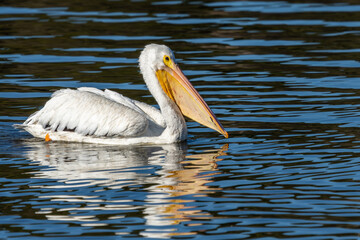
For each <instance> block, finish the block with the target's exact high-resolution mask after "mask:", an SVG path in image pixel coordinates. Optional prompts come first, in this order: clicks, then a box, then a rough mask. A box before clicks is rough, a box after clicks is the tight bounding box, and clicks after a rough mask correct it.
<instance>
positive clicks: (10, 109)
mask: <svg viewBox="0 0 360 240" xmlns="http://www.w3.org/2000/svg"><path fill="white" fill-rule="evenodd" d="M359 16H360V5H359V4H358V3H357V2H356V1H352V0H346V1H341V2H340V1H338V2H336V1H331V2H329V3H326V2H313V1H306V2H297V1H224V2H219V1H131V2H129V1H100V0H95V1H87V2H82V1H67V0H65V1H60V2H46V1H22V2H19V1H5V2H3V3H2V4H1V6H0V26H1V27H0V66H1V71H0V78H1V80H0V165H1V168H0V225H1V228H0V239H26V240H27V239H54V238H57V237H60V238H69V239H160V238H165V239H261V240H265V239H266V240H270V239H305V240H308V239H311V240H318V239H324V240H325V239H339V240H343V239H349V240H350V239H358V238H359V237H360V231H359V225H360V221H359V219H360V203H359V200H360V174H359V172H360V167H359V161H360V147H359V146H360V138H359V134H360V133H359V132H360V131H359V127H360V125H359V123H360V114H359V112H360V111H359V109H360V90H359V89H360V79H359V74H360V72H359V70H358V68H359V66H360V61H359V59H360V58H359V56H360V55H359V54H360V51H359V49H360V47H359V41H358V39H359V35H360V21H359V19H360V18H359ZM149 43H161V44H166V45H168V46H169V47H171V48H172V49H173V50H174V52H175V56H176V58H177V60H178V62H179V65H180V67H181V68H182V70H183V71H184V73H185V75H187V76H188V78H189V79H190V80H191V82H192V83H193V85H194V86H195V87H196V89H197V90H198V91H199V93H200V94H201V95H202V96H203V97H204V99H205V100H206V101H207V103H208V104H209V106H210V107H211V108H212V110H213V111H214V112H215V114H216V115H217V116H218V118H219V120H220V121H221V122H222V124H223V126H224V127H225V129H226V130H227V131H228V132H229V135H230V137H229V138H228V139H224V138H223V137H222V136H221V135H219V134H218V133H216V132H214V131H213V130H211V129H208V128H206V127H204V126H201V125H200V124H198V123H195V122H192V121H190V120H189V121H188V130H189V137H188V141H187V142H185V143H182V144H174V145H165V146H133V147H119V146H103V145H92V144H78V143H58V142H44V141H43V140H39V139H34V138H33V137H32V136H30V135H29V134H28V133H26V132H22V131H19V130H18V129H14V128H13V126H12V125H13V124H18V123H21V122H23V121H24V120H25V119H26V118H27V117H28V116H29V115H30V114H32V113H33V112H35V111H36V110H38V109H40V108H41V107H42V106H43V105H44V103H45V102H46V101H47V100H48V99H49V97H50V96H51V93H52V92H54V91H55V90H57V89H61V88H78V87H84V86H89V87H96V88H100V89H106V88H107V89H111V90H114V91H117V92H119V93H122V94H124V95H126V96H128V97H131V98H133V99H136V100H139V101H143V102H146V103H148V104H153V105H154V106H156V102H155V101H154V99H153V98H152V97H151V96H150V94H149V92H148V91H147V89H146V87H145V84H144V82H143V80H142V77H141V75H140V74H139V69H138V66H137V65H138V63H137V61H138V60H137V59H138V56H139V54H140V51H141V50H142V49H143V47H144V46H145V45H146V44H149Z"/></svg>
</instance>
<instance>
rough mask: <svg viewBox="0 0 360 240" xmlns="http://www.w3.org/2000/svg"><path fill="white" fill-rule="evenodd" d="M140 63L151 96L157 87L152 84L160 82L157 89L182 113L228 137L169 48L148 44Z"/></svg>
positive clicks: (154, 93)
mask: <svg viewBox="0 0 360 240" xmlns="http://www.w3.org/2000/svg"><path fill="white" fill-rule="evenodd" d="M139 63H140V64H139V65H140V70H141V72H142V74H143V76H144V79H145V82H146V84H147V86H148V88H149V89H150V91H151V92H152V94H153V95H154V97H155V96H156V92H155V91H156V90H155V91H154V90H152V86H154V85H157V86H159V85H160V86H161V88H157V89H161V90H162V91H163V92H164V93H165V94H166V96H167V97H168V98H169V99H170V100H171V101H173V102H174V103H175V104H176V106H177V107H178V108H179V109H180V111H181V113H182V114H183V115H185V116H187V117H189V118H191V119H193V120H194V121H196V122H199V123H200V124H203V125H204V126H207V127H209V128H212V129H214V130H216V131H218V132H219V133H221V134H222V135H224V136H225V137H226V138H228V133H227V132H226V131H225V130H224V128H223V127H222V125H221V123H220V122H219V121H218V120H217V118H216V117H215V115H214V113H213V112H212V111H211V109H210V108H209V106H208V105H207V104H206V102H205V101H204V99H203V98H202V97H201V96H200V94H199V93H198V92H197V91H196V90H195V88H194V87H193V86H192V84H191V83H190V81H189V80H188V79H187V78H186V76H185V75H184V74H183V72H182V71H181V69H180V68H179V66H178V65H177V64H176V60H175V57H174V53H173V52H172V51H171V49H170V48H169V47H167V46H165V45H158V44H149V45H147V46H146V47H145V48H144V50H143V51H142V53H141V55H140V58H139ZM149 75H150V76H149Z"/></svg>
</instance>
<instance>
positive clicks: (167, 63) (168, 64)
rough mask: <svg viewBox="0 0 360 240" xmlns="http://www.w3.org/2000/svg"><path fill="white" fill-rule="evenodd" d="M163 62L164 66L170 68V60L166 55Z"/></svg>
mask: <svg viewBox="0 0 360 240" xmlns="http://www.w3.org/2000/svg"><path fill="white" fill-rule="evenodd" d="M163 60H164V63H165V65H166V66H168V67H171V65H172V64H171V59H170V57H169V56H168V55H165V56H164V59H163Z"/></svg>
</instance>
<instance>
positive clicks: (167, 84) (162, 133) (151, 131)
mask: <svg viewBox="0 0 360 240" xmlns="http://www.w3.org/2000/svg"><path fill="white" fill-rule="evenodd" d="M139 66H140V71H141V73H142V75H143V77H144V81H145V83H146V85H147V87H148V89H149V91H150V93H151V94H152V95H153V97H154V98H155V100H156V101H157V103H158V105H159V108H160V109H157V108H155V107H153V106H150V105H148V104H145V103H142V102H139V101H136V100H132V99H130V98H127V97H125V96H123V95H121V94H119V93H116V92H114V91H111V90H104V91H102V90H99V89H96V88H88V87H82V88H78V89H62V90H58V91H56V92H54V93H53V94H52V97H51V98H50V100H49V101H48V102H47V103H46V104H45V106H44V107H43V108H42V109H41V110H39V111H37V112H35V113H34V114H32V115H31V116H30V117H29V118H28V119H27V120H26V121H25V122H24V123H23V124H21V125H17V127H21V128H23V129H25V130H26V131H27V132H29V133H30V134H32V135H33V136H34V137H38V138H43V139H45V140H47V141H50V140H53V141H72V142H88V143H102V144H119V145H129V144H168V143H175V142H180V141H184V140H186V138H187V127H186V122H185V119H184V117H183V115H185V116H187V117H189V118H192V119H193V120H195V121H197V122H199V123H201V124H203V125H205V126H207V127H210V128H212V129H214V130H216V131H218V132H220V133H221V134H223V135H224V136H225V137H226V138H227V137H228V134H227V132H226V131H225V130H224V128H223V127H222V125H221V123H220V122H219V121H218V120H217V119H216V117H215V115H214V113H213V112H212V111H211V110H210V108H209V107H208V105H207V104H206V103H205V101H204V100H203V99H202V97H201V96H200V95H199V93H198V92H197V91H196V90H195V89H194V87H193V86H192V85H191V83H190V82H189V80H188V79H187V78H186V77H185V75H184V74H183V72H182V71H181V70H180V68H179V66H178V65H177V64H176V61H175V57H174V54H173V52H172V51H171V49H170V48H168V47H167V46H164V45H157V44H150V45H147V46H146V47H145V48H144V50H143V51H142V52H141V54H140V58H139Z"/></svg>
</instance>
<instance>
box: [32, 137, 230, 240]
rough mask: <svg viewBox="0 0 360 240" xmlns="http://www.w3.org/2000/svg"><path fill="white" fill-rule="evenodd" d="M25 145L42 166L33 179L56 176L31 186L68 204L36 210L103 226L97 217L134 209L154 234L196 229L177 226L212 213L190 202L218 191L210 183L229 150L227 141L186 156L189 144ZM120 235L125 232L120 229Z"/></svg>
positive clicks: (52, 199)
mask: <svg viewBox="0 0 360 240" xmlns="http://www.w3.org/2000/svg"><path fill="white" fill-rule="evenodd" d="M26 145H27V147H28V149H29V150H28V151H27V157H28V158H29V159H30V160H32V161H33V162H34V163H36V164H38V165H41V166H44V167H41V168H39V171H37V172H33V174H34V178H39V179H48V180H50V179H51V180H52V181H44V184H42V183H43V182H42V181H39V185H37V186H33V187H34V188H41V189H44V188H46V193H42V194H41V198H44V199H48V200H49V201H50V202H61V203H67V204H70V205H67V207H66V208H53V209H52V208H51V207H49V206H51V205H49V204H45V205H46V207H44V208H40V209H39V211H38V214H43V215H45V216H46V217H47V218H48V219H49V220H57V221H61V220H63V221H77V222H80V224H81V225H83V226H98V225H99V226H101V225H108V224H109V223H107V221H106V220H99V218H98V216H97V215H98V214H104V211H105V212H107V213H108V214H107V215H108V219H107V220H110V219H111V221H114V220H115V219H118V220H119V221H120V222H121V221H122V220H121V219H126V217H127V216H128V215H129V214H130V213H131V212H134V211H135V212H138V213H139V214H138V215H141V216H142V221H143V223H144V226H145V227H144V229H143V231H142V232H141V235H142V236H144V237H153V238H168V237H171V236H173V235H183V234H192V233H191V232H181V230H179V229H177V227H176V225H177V224H178V223H180V222H182V221H189V220H192V219H196V218H201V219H204V218H211V216H210V214H209V213H208V212H204V211H201V210H199V209H198V208H196V205H193V204H192V203H193V202H195V201H196V197H201V196H206V195H207V194H209V193H211V192H215V191H216V188H214V187H210V186H209V185H207V183H210V182H212V181H213V178H214V176H216V175H217V174H219V173H220V172H219V170H218V169H217V164H216V162H217V161H219V160H221V159H219V158H218V157H219V156H221V155H224V154H225V151H226V150H227V145H224V146H223V147H222V148H220V149H211V150H208V151H204V152H202V153H199V154H193V155H187V149H186V148H187V146H186V145H185V144H171V145H162V146H137V147H135V146H134V147H126V148H125V147H124V148H119V147H118V146H104V145H101V146H98V145H91V144H81V143H60V142H50V143H45V142H42V141H29V142H27V143H26ZM69 189H71V190H69ZM183 196H187V197H183ZM125 229H126V228H125ZM123 231H125V230H123ZM116 234H127V233H126V232H121V231H120V230H119V232H117V233H116Z"/></svg>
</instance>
